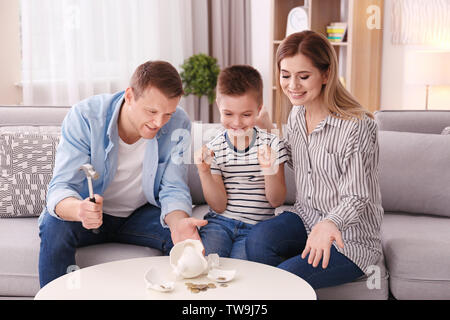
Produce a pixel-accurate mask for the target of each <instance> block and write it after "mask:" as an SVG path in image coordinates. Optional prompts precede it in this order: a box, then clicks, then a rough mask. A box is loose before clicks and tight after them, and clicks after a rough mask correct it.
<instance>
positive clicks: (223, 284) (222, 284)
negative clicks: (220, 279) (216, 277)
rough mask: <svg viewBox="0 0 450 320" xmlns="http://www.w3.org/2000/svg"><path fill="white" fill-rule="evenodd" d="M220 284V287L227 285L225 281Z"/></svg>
mask: <svg viewBox="0 0 450 320" xmlns="http://www.w3.org/2000/svg"><path fill="white" fill-rule="evenodd" d="M220 286H221V287H228V285H227V284H226V283H221V284H220Z"/></svg>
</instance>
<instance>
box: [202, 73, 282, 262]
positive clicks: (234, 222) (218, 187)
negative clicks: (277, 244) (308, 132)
mask: <svg viewBox="0 0 450 320" xmlns="http://www.w3.org/2000/svg"><path fill="white" fill-rule="evenodd" d="M262 88H263V85H262V79H261V75H260V74H259V72H258V71H257V70H255V69H254V68H253V67H251V66H246V65H235V66H231V67H228V68H226V69H224V70H222V71H221V73H220V74H219V79H218V84H217V100H216V102H217V105H218V107H219V110H220V117H221V123H222V125H223V127H224V128H225V130H224V131H223V132H221V133H220V134H219V135H218V136H216V137H215V138H214V139H213V140H212V141H210V142H209V143H208V144H207V145H206V146H203V148H202V149H200V150H198V151H197V152H196V154H195V163H196V165H197V168H198V172H199V176H200V181H201V184H202V189H203V194H204V196H205V199H206V202H207V203H208V205H209V207H210V212H209V213H208V214H207V215H206V216H205V219H206V220H208V224H207V225H206V226H203V227H202V228H201V229H200V237H201V239H202V242H203V245H204V247H205V253H206V254H209V253H218V254H219V256H221V257H231V258H237V259H246V256H247V255H246V252H245V239H246V236H247V234H248V232H249V231H250V230H251V228H252V226H253V225H254V224H256V223H258V222H259V221H263V220H266V219H269V218H271V217H273V216H274V211H275V208H276V207H278V206H280V205H282V204H283V202H284V200H285V197H286V185H285V180H284V168H283V166H284V162H286V161H287V160H288V156H287V152H286V149H285V148H284V144H283V142H282V141H281V140H280V139H279V138H278V137H277V136H276V135H274V134H270V133H267V132H265V131H262V130H261V129H259V128H257V127H256V126H255V123H256V120H257V117H258V114H259V112H260V111H261V108H262Z"/></svg>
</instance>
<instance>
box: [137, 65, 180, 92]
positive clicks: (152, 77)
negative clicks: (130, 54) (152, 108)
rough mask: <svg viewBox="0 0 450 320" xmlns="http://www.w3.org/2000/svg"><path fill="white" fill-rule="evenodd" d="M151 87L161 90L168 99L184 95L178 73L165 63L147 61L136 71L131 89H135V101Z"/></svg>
mask: <svg viewBox="0 0 450 320" xmlns="http://www.w3.org/2000/svg"><path fill="white" fill-rule="evenodd" d="M150 86H154V87H156V88H158V89H159V90H161V92H162V93H163V94H164V95H165V96H166V97H167V98H177V97H180V96H182V95H183V94H184V91H183V84H182V82H181V77H180V75H179V73H178V71H177V70H176V69H175V68H174V67H173V66H172V65H171V64H170V63H168V62H165V61H147V62H145V63H143V64H141V65H140V66H139V67H137V69H136V70H135V71H134V73H133V76H132V77H131V80H130V87H131V88H132V89H133V92H134V96H135V99H138V98H139V97H140V96H141V95H142V93H143V92H144V90H146V89H147V88H148V87H150Z"/></svg>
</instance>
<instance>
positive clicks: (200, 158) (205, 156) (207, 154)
mask: <svg viewBox="0 0 450 320" xmlns="http://www.w3.org/2000/svg"><path fill="white" fill-rule="evenodd" d="M213 157H214V152H213V151H212V150H209V149H208V147H207V146H203V147H202V148H201V149H198V150H197V151H195V153H194V163H195V165H196V166H197V169H198V171H199V172H210V170H211V161H212V159H213Z"/></svg>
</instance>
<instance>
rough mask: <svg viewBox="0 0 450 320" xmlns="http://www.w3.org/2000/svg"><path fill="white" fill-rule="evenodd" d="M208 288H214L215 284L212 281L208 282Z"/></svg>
mask: <svg viewBox="0 0 450 320" xmlns="http://www.w3.org/2000/svg"><path fill="white" fill-rule="evenodd" d="M208 288H211V289H214V288H216V285H215V284H214V283H208Z"/></svg>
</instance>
